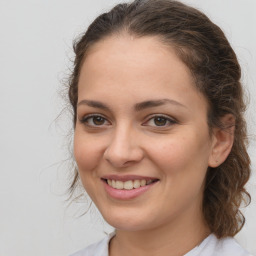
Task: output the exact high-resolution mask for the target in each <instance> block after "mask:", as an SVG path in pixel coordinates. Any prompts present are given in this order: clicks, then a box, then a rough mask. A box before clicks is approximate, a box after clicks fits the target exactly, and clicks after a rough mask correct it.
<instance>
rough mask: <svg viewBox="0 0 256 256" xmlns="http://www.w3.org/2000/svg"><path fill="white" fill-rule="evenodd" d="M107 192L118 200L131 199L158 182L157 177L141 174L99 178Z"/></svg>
mask: <svg viewBox="0 0 256 256" xmlns="http://www.w3.org/2000/svg"><path fill="white" fill-rule="evenodd" d="M101 180H102V181H103V184H104V187H105V191H106V192H107V194H108V195H109V196H110V197H112V198H114V199H118V200H131V199H134V198H136V197H139V196H140V195H142V194H144V193H145V192H146V191H148V190H151V188H152V187H153V186H154V185H155V184H156V183H158V181H159V179H156V178H152V177H151V178H150V177H141V176H121V177H120V176H116V175H111V176H108V177H103V178H101Z"/></svg>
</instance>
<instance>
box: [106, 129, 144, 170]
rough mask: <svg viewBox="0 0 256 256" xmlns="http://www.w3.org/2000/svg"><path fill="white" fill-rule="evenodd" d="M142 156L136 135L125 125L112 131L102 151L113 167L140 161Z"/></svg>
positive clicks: (125, 165)
mask: <svg viewBox="0 0 256 256" xmlns="http://www.w3.org/2000/svg"><path fill="white" fill-rule="evenodd" d="M143 157H144V152H143V149H142V148H141V147H140V145H139V138H138V135H137V136H136V134H135V132H134V131H131V130H130V129H128V128H127V127H120V128H119V129H117V130H116V131H114V132H113V136H111V141H110V142H109V144H108V146H107V148H106V150H105V152H104V158H105V159H106V160H107V161H108V162H109V163H110V164H111V165H112V166H114V167H115V168H122V167H128V166H130V165H133V164H135V163H138V162H140V161H141V160H142V159H143Z"/></svg>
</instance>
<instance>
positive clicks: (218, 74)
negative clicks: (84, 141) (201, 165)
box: [69, 0, 250, 238]
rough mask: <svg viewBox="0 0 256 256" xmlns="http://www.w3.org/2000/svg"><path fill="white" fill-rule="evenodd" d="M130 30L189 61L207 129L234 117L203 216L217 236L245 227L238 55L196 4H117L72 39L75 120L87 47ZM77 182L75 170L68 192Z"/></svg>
mask: <svg viewBox="0 0 256 256" xmlns="http://www.w3.org/2000/svg"><path fill="white" fill-rule="evenodd" d="M121 33H128V34H130V35H132V36H135V37H143V36H156V37H158V38H159V39H160V40H161V41H162V42H163V43H164V44H166V45H168V46H171V47H172V48H174V49H175V52H176V54H177V55H178V57H179V58H180V59H181V60H182V61H183V62H184V63H185V64H186V65H187V67H188V68H189V69H190V71H191V74H192V76H193V78H194V81H195V86H196V88H197V89H198V90H199V91H200V92H201V93H202V94H203V95H204V96H205V98H206V99H207V101H208V105H209V110H208V124H209V131H211V129H212V128H213V127H220V128H222V129H225V127H224V126H223V124H222V123H221V121H220V120H221V117H223V116H224V115H226V114H232V115H233V117H234V118H235V132H234V144H233V147H232V149H231V153H230V154H229V156H228V157H227V159H226V160H225V162H224V163H222V164H221V165H220V166H218V167H217V168H208V171H207V175H206V183H205V189H204V198H203V214H204V218H205V220H206V222H207V224H208V226H209V228H210V230H211V231H212V232H213V233H214V234H215V235H216V236H217V237H219V238H221V237H226V236H234V235H235V234H237V233H238V232H239V231H240V230H241V228H242V227H243V225H244V222H245V218H244V216H243V214H242V213H241V211H240V210H239V208H240V205H241V203H242V202H243V201H245V202H247V203H248V204H249V202H250V195H249V194H248V192H247V191H246V189H245V187H244V186H245V184H246V183H247V181H248V179H249V177H250V158H249V156H248V153H247V149H246V148H247V130H246V122H245V120H244V117H243V113H244V111H245V104H244V101H243V90H242V85H241V82H240V79H241V69H240V65H239V63H238V60H237V57H236V54H235V53H234V51H233V49H232V47H231V46H230V44H229V42H228V41H227V39H226V37H225V35H224V33H223V31H222V30H221V29H220V28H219V27H218V26H217V25H215V24H214V23H212V22H211V21H210V20H209V18H208V17H207V16H206V15H204V14H203V13H201V12H200V11H198V10H197V9H195V8H192V7H189V6H187V5H185V4H183V3H181V2H178V1H173V0H135V1H133V2H131V3H123V4H118V5H116V6H115V7H114V8H113V9H112V10H110V11H109V12H107V13H103V14H101V15H100V16H99V17H97V18H96V19H95V20H94V21H93V23H92V24H91V25H90V26H89V28H88V30H87V31H86V32H85V33H84V34H83V35H82V36H81V38H79V40H78V41H76V42H75V43H74V52H75V60H74V69H73V73H72V74H71V76H70V83H69V100H70V103H71V106H72V109H73V113H74V119H73V121H74V128H75V124H76V119H77V113H76V111H77V110H76V108H77V100H78V80H79V74H80V70H81V67H82V64H83V61H84V59H85V58H86V55H87V54H88V51H89V49H90V48H91V47H92V46H93V45H94V44H95V43H97V42H99V41H101V40H103V39H104V38H106V37H110V36H114V35H120V34H121ZM78 180H79V175H78V172H77V170H76V172H75V176H74V180H73V181H72V183H71V186H70V191H71V192H72V191H74V188H75V187H76V184H77V182H78Z"/></svg>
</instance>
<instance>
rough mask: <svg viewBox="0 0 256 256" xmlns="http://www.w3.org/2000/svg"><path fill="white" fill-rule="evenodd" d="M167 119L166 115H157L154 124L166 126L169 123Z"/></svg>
mask: <svg viewBox="0 0 256 256" xmlns="http://www.w3.org/2000/svg"><path fill="white" fill-rule="evenodd" d="M167 121H168V120H167V119H166V118H165V117H161V116H157V117H155V118H154V124H155V125H156V126H165V125H166V123H167Z"/></svg>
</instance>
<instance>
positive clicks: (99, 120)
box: [92, 116, 105, 125]
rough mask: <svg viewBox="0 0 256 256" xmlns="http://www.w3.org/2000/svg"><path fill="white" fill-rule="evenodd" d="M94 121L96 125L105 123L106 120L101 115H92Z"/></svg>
mask: <svg viewBox="0 0 256 256" xmlns="http://www.w3.org/2000/svg"><path fill="white" fill-rule="evenodd" d="M92 122H93V124H94V125H103V124H104V122H105V119H104V118H103V117H101V116H94V117H92Z"/></svg>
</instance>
